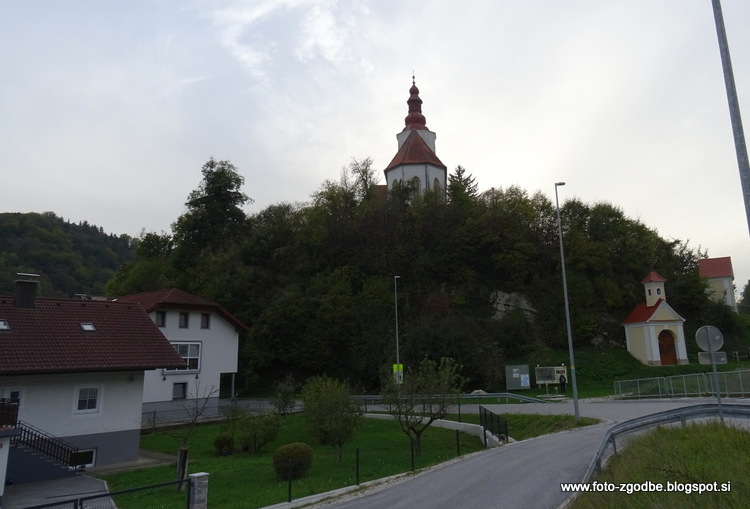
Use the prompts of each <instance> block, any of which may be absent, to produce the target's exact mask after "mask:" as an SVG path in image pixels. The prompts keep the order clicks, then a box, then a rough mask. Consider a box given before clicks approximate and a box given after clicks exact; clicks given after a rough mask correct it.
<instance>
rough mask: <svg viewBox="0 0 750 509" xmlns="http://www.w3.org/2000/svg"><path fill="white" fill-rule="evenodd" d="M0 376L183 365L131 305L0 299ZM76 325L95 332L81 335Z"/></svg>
mask: <svg viewBox="0 0 750 509" xmlns="http://www.w3.org/2000/svg"><path fill="white" fill-rule="evenodd" d="M0 319H3V320H7V323H8V325H9V330H0V375H21V374H40V373H80V372H92V371H131V370H138V371H140V370H148V369H158V368H180V367H184V365H185V362H184V361H183V359H182V358H181V357H180V356H179V355H178V354H177V352H176V351H175V349H174V348H173V347H172V345H170V344H169V341H168V340H167V338H165V337H164V335H163V334H162V333H161V331H160V330H159V328H158V327H157V326H156V325H155V324H154V323H153V322H152V321H151V319H150V318H149V316H148V315H147V314H146V313H145V312H144V310H143V308H142V307H141V306H140V305H138V304H135V303H124V302H123V303H120V302H107V301H80V300H64V299H36V301H35V303H34V307H33V308H20V307H17V306H16V304H15V300H14V299H13V298H12V297H11V298H9V297H0ZM82 323H90V324H92V325H93V327H94V329H95V330H92V331H85V330H84V329H83V328H82V327H81V324H82Z"/></svg>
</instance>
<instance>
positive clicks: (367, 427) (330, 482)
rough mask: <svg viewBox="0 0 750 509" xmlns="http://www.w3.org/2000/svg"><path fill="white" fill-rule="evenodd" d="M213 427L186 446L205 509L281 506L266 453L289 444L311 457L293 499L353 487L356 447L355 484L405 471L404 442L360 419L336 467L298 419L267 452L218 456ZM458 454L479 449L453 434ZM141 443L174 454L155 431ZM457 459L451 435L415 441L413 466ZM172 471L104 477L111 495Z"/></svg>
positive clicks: (392, 426)
mask: <svg viewBox="0 0 750 509" xmlns="http://www.w3.org/2000/svg"><path fill="white" fill-rule="evenodd" d="M219 427H220V425H218V424H212V425H204V426H200V427H199V428H198V430H197V432H196V433H195V435H194V436H193V438H192V439H191V443H190V464H189V471H190V472H208V473H209V474H210V478H209V505H210V507H212V508H217V509H218V508H235V507H237V508H242V509H252V508H257V507H264V506H267V505H272V504H276V503H279V502H285V501H286V500H287V489H288V485H287V483H286V482H283V481H279V480H278V479H277V478H276V475H275V472H274V470H273V467H272V466H271V455H272V452H273V451H274V450H275V449H276V448H277V447H279V446H281V445H283V444H286V443H289V442H298V441H299V442H306V443H308V444H310V445H311V446H312V447H313V450H314V452H315V459H314V461H313V466H312V468H311V469H310V471H309V472H308V473H307V474H306V475H305V476H304V477H303V478H302V479H300V480H299V481H294V483H293V485H292V498H294V499H297V498H301V497H305V496H308V495H313V494H316V493H322V492H326V491H330V490H333V489H336V488H341V487H344V486H350V485H354V484H356V461H355V459H356V448H359V449H360V482H365V481H370V480H374V479H379V478H382V477H387V476H389V475H394V474H397V473H401V472H408V471H410V470H411V449H410V444H409V440H408V438H407V437H406V435H404V434H403V433H402V432H401V430H400V429H399V428H398V424H397V423H395V422H393V421H383V420H377V419H363V421H362V425H361V426H360V428H359V429H358V430H357V431H356V433H355V435H354V437H353V438H352V440H351V441H350V442H349V443H347V444H346V446H345V447H344V459H343V461H342V462H339V461H338V460H337V459H336V453H335V451H334V449H333V447H327V446H321V445H318V444H317V443H316V442H315V440H314V439H313V438H312V437H310V435H309V434H308V432H307V430H306V428H305V423H304V419H303V417H302V416H301V415H290V416H287V417H286V419H285V421H284V424H283V427H282V430H281V432H280V433H279V437H278V438H277V439H276V440H275V441H274V442H272V443H271V444H270V446H269V447H268V449H267V451H264V452H261V453H255V454H249V453H242V452H236V453H234V454H232V455H229V456H225V457H222V456H218V455H217V454H216V452H215V451H214V448H213V445H212V442H213V439H214V437H215V436H216V435H217V434H218V432H219ZM459 437H460V452H461V454H467V453H470V452H474V451H477V450H479V449H481V448H482V447H483V445H482V443H481V442H480V440H479V438H477V437H474V436H470V435H466V434H463V433H462V434H460V435H459ZM141 446H142V447H144V448H146V449H150V450H153V451H157V452H163V453H167V454H176V451H177V449H178V448H179V443H178V441H177V440H176V439H174V438H172V437H170V436H167V435H165V434H162V433H155V434H151V435H145V436H143V437H142V439H141ZM455 457H456V433H455V431H451V430H445V429H440V428H433V427H431V428H429V429H428V430H427V431H426V432H425V434H424V435H423V438H422V455H421V456H420V457H418V458H416V459H415V468H416V469H420V468H424V467H427V466H431V465H435V464H438V463H442V462H444V461H447V460H450V459H452V458H455ZM174 476H175V466H174V465H171V466H164V467H155V468H150V469H144V470H136V471H131V472H123V473H119V474H113V475H109V476H105V477H103V478H104V479H105V480H106V481H107V482H108V483H109V486H110V490H112V491H115V490H121V489H127V488H131V487H136V486H145V485H150V484H156V483H160V482H165V481H170V480H173V479H174Z"/></svg>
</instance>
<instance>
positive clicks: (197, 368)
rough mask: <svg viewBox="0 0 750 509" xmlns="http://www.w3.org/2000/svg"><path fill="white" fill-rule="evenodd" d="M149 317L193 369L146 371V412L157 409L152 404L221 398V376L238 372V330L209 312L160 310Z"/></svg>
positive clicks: (144, 392) (144, 386)
mask: <svg viewBox="0 0 750 509" xmlns="http://www.w3.org/2000/svg"><path fill="white" fill-rule="evenodd" d="M149 316H150V317H151V319H152V320H153V321H154V322H155V323H156V324H157V325H158V326H159V328H160V329H161V331H162V333H163V334H164V335H165V336H166V338H167V339H168V340H169V342H170V343H171V344H172V345H173V346H175V348H176V349H177V350H178V352H179V353H180V354H181V355H183V354H184V355H185V356H187V357H186V358H188V359H189V361H192V363H193V365H192V366H191V367H190V368H189V369H185V370H163V369H158V370H152V371H146V372H145V375H144V382H143V403H144V405H145V406H144V411H148V410H150V409H152V408H155V405H148V404H150V403H159V402H179V401H181V400H184V399H187V398H205V397H209V396H210V397H211V398H218V396H219V392H218V391H219V387H220V382H221V374H222V373H236V372H237V355H238V347H239V333H238V332H237V330H236V329H235V326H234V325H233V324H232V323H230V322H229V321H227V320H226V319H225V318H224V317H222V316H221V315H220V314H218V313H216V312H215V311H210V310H206V311H202V310H188V309H185V310H180V309H159V310H156V311H152V312H151V313H149ZM185 319H187V321H185ZM206 320H207V321H206ZM162 321H163V322H162ZM162 323H163V325H162ZM196 350H197V351H196ZM196 354H197V359H196V358H195V357H196ZM196 389H197V393H196Z"/></svg>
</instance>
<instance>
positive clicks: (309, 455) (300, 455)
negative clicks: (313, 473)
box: [273, 442, 313, 481]
mask: <svg viewBox="0 0 750 509" xmlns="http://www.w3.org/2000/svg"><path fill="white" fill-rule="evenodd" d="M312 462H313V450H312V447H310V446H309V445H307V444H305V443H303V442H293V443H291V444H286V445H282V446H281V447H279V448H278V449H276V451H274V453H273V469H274V470H275V471H276V475H277V476H278V478H279V479H281V480H284V481H288V480H290V479H299V478H300V477H302V476H303V475H305V473H306V472H307V471H308V470H310V467H311V466H312Z"/></svg>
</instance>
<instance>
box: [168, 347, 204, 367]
mask: <svg viewBox="0 0 750 509" xmlns="http://www.w3.org/2000/svg"><path fill="white" fill-rule="evenodd" d="M172 346H173V347H174V349H175V350H177V353H178V354H180V357H182V358H183V359H185V363H186V364H187V366H186V367H184V368H180V369H190V370H198V369H200V358H201V344H200V343H172Z"/></svg>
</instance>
